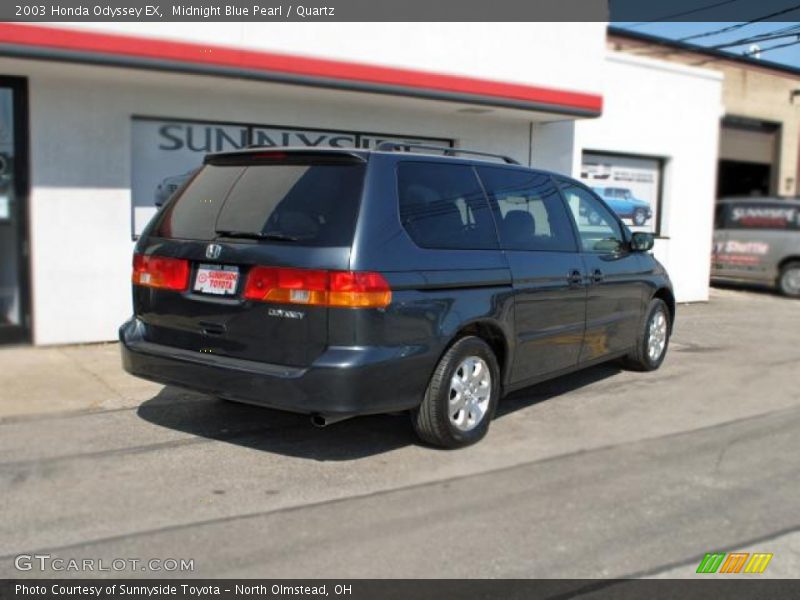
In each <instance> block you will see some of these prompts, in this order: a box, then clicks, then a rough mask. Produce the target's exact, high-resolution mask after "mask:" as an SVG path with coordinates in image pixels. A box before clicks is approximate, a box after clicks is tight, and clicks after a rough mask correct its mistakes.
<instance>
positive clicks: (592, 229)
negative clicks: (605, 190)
mask: <svg viewBox="0 0 800 600" xmlns="http://www.w3.org/2000/svg"><path fill="white" fill-rule="evenodd" d="M562 192H563V193H564V197H565V198H566V200H567V206H569V209H570V212H571V213H572V218H573V219H574V221H575V224H576V225H577V226H578V233H579V234H580V236H581V245H582V247H583V250H584V252H617V251H619V250H620V248H621V247H622V244H623V235H622V228H621V227H620V225H619V222H618V221H617V220H616V219H615V218H614V216H613V215H612V214H611V211H610V210H608V209H607V208H606V207H605V205H604V204H602V203H601V202H600V201H599V200H598V199H597V198H595V197H594V196H593V195H592V194H591V193H590V192H588V191H587V190H585V189H583V188H581V187H578V186H577V185H574V184H571V183H567V182H562Z"/></svg>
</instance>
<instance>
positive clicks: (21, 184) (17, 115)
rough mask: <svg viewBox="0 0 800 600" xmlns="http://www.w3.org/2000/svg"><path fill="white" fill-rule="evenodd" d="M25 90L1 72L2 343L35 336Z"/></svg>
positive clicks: (0, 255)
mask: <svg viewBox="0 0 800 600" xmlns="http://www.w3.org/2000/svg"><path fill="white" fill-rule="evenodd" d="M26 91H27V90H26V82H25V80H23V79H17V78H8V77H0V343H11V342H24V341H29V339H30V311H29V304H28V301H29V295H28V254H29V253H28V223H27V167H28V160H27V137H28V135H27V94H26Z"/></svg>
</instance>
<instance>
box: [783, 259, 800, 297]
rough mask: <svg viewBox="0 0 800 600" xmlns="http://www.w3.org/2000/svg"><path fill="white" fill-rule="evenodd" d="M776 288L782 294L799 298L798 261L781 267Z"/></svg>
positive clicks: (799, 267)
mask: <svg viewBox="0 0 800 600" xmlns="http://www.w3.org/2000/svg"><path fill="white" fill-rule="evenodd" d="M778 289H779V290H780V292H781V294H783V295H784V296H789V297H790V298H800V262H790V263H789V264H787V265H786V266H784V267H783V268H782V269H781V276H780V277H779V278H778Z"/></svg>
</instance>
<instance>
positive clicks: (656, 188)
mask: <svg viewBox="0 0 800 600" xmlns="http://www.w3.org/2000/svg"><path fill="white" fill-rule="evenodd" d="M664 164H665V160H664V159H663V158H659V157H652V156H641V155H634V154H615V153H606V152H596V151H586V152H584V153H583V160H582V163H581V173H580V180H581V181H582V182H583V183H585V184H586V185H587V186H588V187H590V188H591V189H592V191H593V192H594V193H595V194H597V195H598V196H600V197H601V198H602V199H603V201H604V202H605V203H606V204H607V205H608V206H609V208H611V210H613V211H614V212H615V213H616V215H617V216H618V217H619V218H620V219H621V220H622V222H623V223H625V224H626V225H627V226H628V227H629V228H630V229H631V230H632V231H650V232H652V233H655V234H656V235H660V234H661V199H662V187H663V181H664Z"/></svg>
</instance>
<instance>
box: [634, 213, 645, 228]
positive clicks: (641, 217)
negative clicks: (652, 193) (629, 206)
mask: <svg viewBox="0 0 800 600" xmlns="http://www.w3.org/2000/svg"><path fill="white" fill-rule="evenodd" d="M646 222H647V213H646V212H644V209H643V208H637V209H636V210H635V211H633V224H634V225H637V226H639V227H641V226H642V225H644V224H645V223H646Z"/></svg>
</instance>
